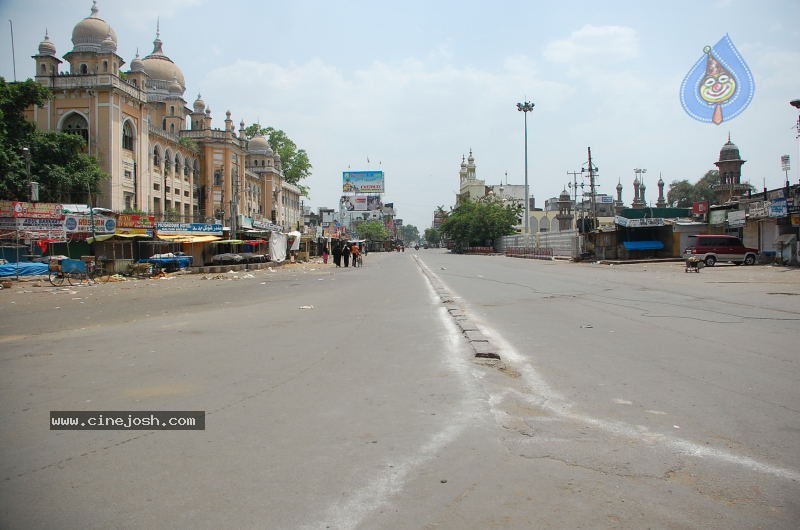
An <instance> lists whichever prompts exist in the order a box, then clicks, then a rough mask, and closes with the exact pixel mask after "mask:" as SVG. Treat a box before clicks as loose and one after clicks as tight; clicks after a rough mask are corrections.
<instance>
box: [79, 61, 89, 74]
mask: <svg viewBox="0 0 800 530" xmlns="http://www.w3.org/2000/svg"><path fill="white" fill-rule="evenodd" d="M80 73H81V74H83V75H86V74H88V73H89V67H88V66H86V63H81V66H80Z"/></svg>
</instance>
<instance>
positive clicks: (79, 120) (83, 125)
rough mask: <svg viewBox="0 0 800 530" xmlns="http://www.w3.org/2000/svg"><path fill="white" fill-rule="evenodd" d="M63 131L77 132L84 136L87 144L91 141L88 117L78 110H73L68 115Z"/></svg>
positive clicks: (62, 127)
mask: <svg viewBox="0 0 800 530" xmlns="http://www.w3.org/2000/svg"><path fill="white" fill-rule="evenodd" d="M61 132H65V133H68V134H76V135H78V136H80V137H82V138H83V139H84V140H85V141H86V143H87V144H88V143H89V123H88V122H87V121H86V118H84V117H83V116H81V115H80V114H78V113H77V112H73V113H72V114H70V115H69V116H67V118H66V119H65V120H64V123H63V124H62V126H61Z"/></svg>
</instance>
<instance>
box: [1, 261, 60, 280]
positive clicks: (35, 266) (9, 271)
mask: <svg viewBox="0 0 800 530" xmlns="http://www.w3.org/2000/svg"><path fill="white" fill-rule="evenodd" d="M49 272H50V270H49V267H48V265H47V263H34V262H31V261H20V262H19V263H6V264H5V265H0V277H2V278H5V277H8V276H40V275H44V274H49Z"/></svg>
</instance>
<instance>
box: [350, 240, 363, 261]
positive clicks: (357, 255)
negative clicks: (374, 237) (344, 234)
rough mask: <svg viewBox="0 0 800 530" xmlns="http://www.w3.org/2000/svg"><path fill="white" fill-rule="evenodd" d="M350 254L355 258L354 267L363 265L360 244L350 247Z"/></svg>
mask: <svg viewBox="0 0 800 530" xmlns="http://www.w3.org/2000/svg"><path fill="white" fill-rule="evenodd" d="M350 254H351V255H352V256H353V267H358V266H360V265H361V253H360V252H359V251H358V243H353V246H352V247H350Z"/></svg>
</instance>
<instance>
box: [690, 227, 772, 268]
mask: <svg viewBox="0 0 800 530" xmlns="http://www.w3.org/2000/svg"><path fill="white" fill-rule="evenodd" d="M689 237H690V238H692V239H693V241H690V242H689V247H687V249H686V250H685V251H684V253H683V255H684V257H685V258H691V257H695V258H698V259H701V260H703V261H704V262H705V264H706V266H708V267H713V266H714V264H715V263H716V262H718V261H730V262H733V263H735V264H736V265H741V264H742V263H744V264H745V265H752V264H753V263H755V262H756V257H757V256H758V249H755V248H748V247H746V246H744V244H742V240H741V239H739V238H738V237H735V236H723V235H716V234H701V235H696V236H689Z"/></svg>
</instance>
